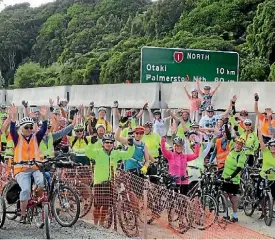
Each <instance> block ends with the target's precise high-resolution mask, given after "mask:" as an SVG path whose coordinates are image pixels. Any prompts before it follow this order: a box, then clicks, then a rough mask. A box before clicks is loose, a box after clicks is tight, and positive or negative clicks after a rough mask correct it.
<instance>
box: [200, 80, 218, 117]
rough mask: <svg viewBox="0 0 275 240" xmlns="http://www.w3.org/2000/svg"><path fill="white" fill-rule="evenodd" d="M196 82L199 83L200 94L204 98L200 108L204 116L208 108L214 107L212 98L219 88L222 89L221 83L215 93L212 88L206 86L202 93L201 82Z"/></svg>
mask: <svg viewBox="0 0 275 240" xmlns="http://www.w3.org/2000/svg"><path fill="white" fill-rule="evenodd" d="M196 82H197V89H198V92H199V94H200V95H201V96H202V100H203V101H202V104H201V107H200V111H201V113H202V115H204V112H205V109H206V108H207V107H208V106H211V105H212V97H213V96H214V94H215V93H216V91H217V90H218V88H219V87H220V85H221V82H219V83H218V85H217V86H216V88H215V89H214V90H213V91H211V87H210V86H208V85H206V86H204V88H203V91H202V90H201V89H200V81H199V80H198V79H197V80H196Z"/></svg>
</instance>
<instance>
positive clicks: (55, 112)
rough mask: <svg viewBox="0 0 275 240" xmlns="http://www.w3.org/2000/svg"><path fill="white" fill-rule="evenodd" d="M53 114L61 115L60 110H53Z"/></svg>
mask: <svg viewBox="0 0 275 240" xmlns="http://www.w3.org/2000/svg"><path fill="white" fill-rule="evenodd" d="M53 114H58V115H61V110H60V108H55V109H54V110H53Z"/></svg>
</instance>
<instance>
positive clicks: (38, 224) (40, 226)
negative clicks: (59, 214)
mask: <svg viewBox="0 0 275 240" xmlns="http://www.w3.org/2000/svg"><path fill="white" fill-rule="evenodd" d="M44 225H45V224H44V222H41V223H36V226H37V227H38V228H40V229H41V228H43V227H44Z"/></svg>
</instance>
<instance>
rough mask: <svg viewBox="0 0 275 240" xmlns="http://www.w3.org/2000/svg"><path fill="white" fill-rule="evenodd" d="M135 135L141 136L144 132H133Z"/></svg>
mask: <svg viewBox="0 0 275 240" xmlns="http://www.w3.org/2000/svg"><path fill="white" fill-rule="evenodd" d="M135 134H136V135H143V134H144V132H135Z"/></svg>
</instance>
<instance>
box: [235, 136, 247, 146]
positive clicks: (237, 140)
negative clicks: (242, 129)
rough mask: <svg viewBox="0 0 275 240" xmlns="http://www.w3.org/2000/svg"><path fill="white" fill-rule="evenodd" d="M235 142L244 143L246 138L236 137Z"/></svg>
mask: <svg viewBox="0 0 275 240" xmlns="http://www.w3.org/2000/svg"><path fill="white" fill-rule="evenodd" d="M235 142H239V143H241V144H242V145H244V144H245V140H244V139H243V138H242V137H237V138H236V139H235Z"/></svg>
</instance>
